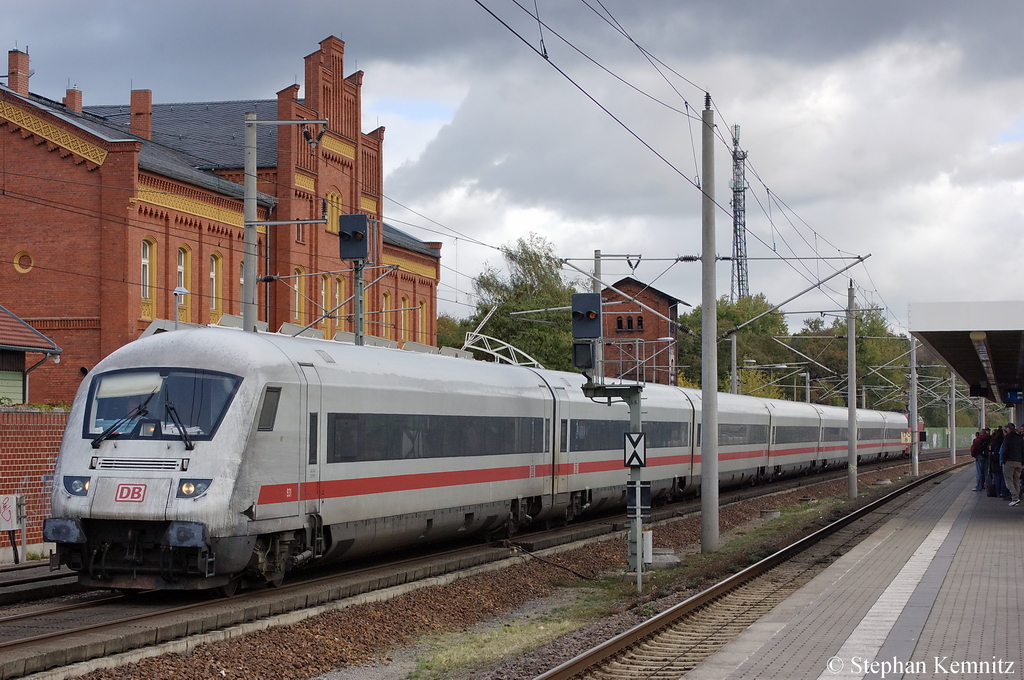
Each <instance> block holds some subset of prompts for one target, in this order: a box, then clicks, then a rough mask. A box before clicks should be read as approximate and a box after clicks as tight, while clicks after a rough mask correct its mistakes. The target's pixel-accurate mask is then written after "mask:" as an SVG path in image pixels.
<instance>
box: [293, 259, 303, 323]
mask: <svg viewBox="0 0 1024 680" xmlns="http://www.w3.org/2000/svg"><path fill="white" fill-rule="evenodd" d="M294 273H295V279H294V280H293V281H292V285H293V286H294V290H295V294H294V295H293V296H292V310H293V312H292V318H293V319H294V320H295V323H297V324H302V325H303V326H304V325H306V305H305V298H306V277H304V276H303V274H305V273H306V272H305V270H303V268H302V267H296V268H295V272H294Z"/></svg>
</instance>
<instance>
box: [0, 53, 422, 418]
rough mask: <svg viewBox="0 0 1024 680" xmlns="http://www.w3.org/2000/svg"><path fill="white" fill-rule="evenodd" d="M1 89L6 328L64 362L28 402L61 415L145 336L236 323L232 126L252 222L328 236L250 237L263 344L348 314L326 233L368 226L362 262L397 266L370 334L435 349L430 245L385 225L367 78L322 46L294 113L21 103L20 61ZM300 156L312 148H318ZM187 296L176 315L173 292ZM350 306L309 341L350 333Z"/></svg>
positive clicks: (273, 104) (373, 313)
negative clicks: (253, 172)
mask: <svg viewBox="0 0 1024 680" xmlns="http://www.w3.org/2000/svg"><path fill="white" fill-rule="evenodd" d="M8 57H9V58H8V80H7V86H6V87H4V86H2V85H0V167H2V168H3V170H2V178H0V179H2V191H0V290H2V291H3V293H4V297H5V300H6V301H7V303H8V304H9V306H10V309H11V311H12V312H13V313H15V314H17V315H18V316H19V317H21V318H22V319H24V320H25V321H26V322H27V323H29V324H30V325H31V326H32V327H33V328H35V329H37V330H38V331H40V332H42V333H45V334H46V335H47V336H48V337H50V338H53V339H54V341H55V342H56V343H57V344H58V345H59V346H61V347H62V348H63V349H64V353H63V355H62V358H63V361H62V362H61V364H60V365H54V364H52V363H47V364H46V365H44V366H40V367H39V369H38V371H36V372H34V373H33V374H32V378H33V399H34V400H35V401H36V402H37V403H68V402H70V401H71V400H72V398H73V396H74V393H75V390H76V389H77V387H78V385H79V383H80V382H81V380H82V376H83V375H85V373H87V372H88V371H89V370H91V369H92V367H93V366H94V365H95V364H96V363H97V362H98V361H99V360H100V359H102V358H103V357H104V356H106V355H107V354H109V353H110V352H112V351H114V350H115V349H117V348H118V347H121V346H122V345H124V344H126V343H128V342H130V341H132V340H134V339H136V338H138V337H139V336H140V335H141V334H142V332H143V331H144V330H145V329H146V328H147V327H149V326H150V325H151V323H152V322H153V321H154V320H158V319H173V318H174V317H175V315H177V317H178V319H179V320H181V321H184V322H191V323H200V324H205V323H217V322H218V321H219V320H220V319H221V318H222V316H223V315H225V314H229V315H238V314H240V313H241V305H240V298H241V284H242V282H241V271H242V269H241V265H242V239H243V218H242V212H243V208H242V202H243V201H242V198H243V192H244V188H243V166H244V158H245V146H244V142H243V140H244V131H245V114H246V113H247V112H250V111H255V112H256V114H257V119H258V120H299V119H302V120H318V119H327V120H328V121H329V122H328V124H327V126H326V129H322V128H320V126H318V125H312V124H309V125H286V126H270V125H264V126H258V141H257V148H258V158H257V166H258V170H257V174H258V190H259V192H260V195H259V200H258V215H257V220H260V221H289V220H309V219H319V218H320V217H321V216H322V215H323V213H324V212H326V215H327V218H328V223H327V224H326V225H322V224H289V225H284V226H270V227H261V228H260V232H261V233H260V235H259V244H258V251H259V252H258V262H259V264H258V273H259V275H260V276H263V275H265V274H268V273H269V274H274V275H278V276H280V277H281V278H280V279H279V280H275V281H273V282H270V283H263V282H261V283H259V284H258V300H259V303H258V307H259V312H258V313H259V318H260V319H261V320H262V321H265V322H267V323H268V325H269V328H270V329H271V330H277V329H279V328H281V326H282V325H283V324H286V323H288V324H300V325H306V324H308V323H311V322H313V321H314V320H316V319H317V318H318V317H319V316H320V315H321V314H322V313H323V311H324V310H325V309H327V310H329V309H331V308H333V307H335V306H336V305H337V304H338V303H340V302H342V301H344V300H345V299H346V298H348V297H349V296H350V295H351V294H352V292H353V289H354V285H353V278H352V271H351V270H352V267H351V264H350V263H349V262H347V261H342V260H340V259H339V257H338V237H337V231H338V227H337V217H338V215H341V214H352V213H363V214H366V215H367V216H368V217H369V218H370V220H371V239H370V253H371V256H370V257H371V259H372V260H373V262H374V264H375V265H377V266H378V267H380V268H375V269H370V268H369V267H368V269H367V281H370V280H372V279H373V278H376V277H377V276H379V275H380V274H381V273H383V272H384V271H385V268H384V267H392V268H393V269H392V271H391V272H390V273H389V274H388V275H387V276H386V277H385V278H384V279H383V280H381V282H380V283H378V284H377V285H375V286H373V287H371V288H368V289H367V295H366V305H365V308H366V312H367V317H366V319H367V321H366V332H367V333H368V334H372V335H377V336H381V337H385V338H390V339H392V340H395V341H397V342H398V343H399V344H401V343H403V342H406V341H414V342H418V343H422V344H427V345H432V344H435V342H436V332H437V331H436V317H437V303H436V299H437V283H438V280H439V279H440V247H441V246H440V244H439V243H424V242H421V241H418V240H417V239H415V238H413V237H411V236H409V235H408V234H404V233H402V232H401V231H398V230H397V229H394V228H392V227H389V226H387V225H385V224H384V223H383V215H382V201H383V194H382V191H383V186H382V185H383V169H382V154H383V143H384V129H383V128H377V129H376V130H373V131H372V132H369V133H363V132H362V131H361V125H362V115H361V99H360V97H361V94H360V93H361V85H362V80H363V73H362V72H358V71H357V72H355V73H352V74H350V75H348V76H345V75H344V70H343V69H344V59H343V58H344V43H343V42H342V41H341V40H339V39H337V38H335V37H329V38H326V39H325V40H323V41H322V42H321V43H320V49H318V50H317V51H316V52H314V53H312V54H310V55H309V56H307V57H306V59H305V83H304V86H305V87H304V96H303V98H301V99H300V98H299V86H298V85H290V86H288V87H286V88H285V89H283V90H281V91H280V92H278V93H277V98H276V99H272V100H256V101H251V100H250V101H244V102H239V101H234V102H230V101H229V102H207V103H187V104H153V95H152V93H151V92H150V91H149V90H135V91H132V92H131V97H130V103H129V104H126V105H123V106H122V105H119V106H83V93H82V92H81V91H80V90H77V89H70V90H68V91H67V92H66V94H65V96H64V98H63V100H62V101H60V102H58V101H54V100H52V99H48V98H46V97H43V96H40V95H37V94H32V93H30V91H29V77H30V75H31V71H30V69H29V56H28V54H27V53H25V52H21V51H19V50H12V51H11V52H9V55H8ZM309 140H317V143H316V144H315V145H313V144H310V143H309ZM178 286H183V287H184V288H185V289H187V290H188V291H189V293H188V294H187V295H184V296H182V297H181V299H180V305H177V304H176V302H178V301H176V299H175V296H174V295H173V293H172V291H173V290H174V289H175V288H177V287H178ZM353 311H354V310H353V304H352V303H351V302H350V303H349V304H347V305H346V306H344V307H343V308H342V309H341V313H340V315H339V316H338V317H337V318H328V319H324V320H320V321H317V322H316V324H315V325H314V328H316V329H317V330H319V331H322V332H323V333H324V335H325V336H327V337H333V336H334V334H335V333H336V332H338V331H351V330H352V325H353V324H352V317H351V314H352V313H353Z"/></svg>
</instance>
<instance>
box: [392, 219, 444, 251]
mask: <svg viewBox="0 0 1024 680" xmlns="http://www.w3.org/2000/svg"><path fill="white" fill-rule="evenodd" d="M384 242H385V243H390V244H391V245H393V246H398V247H399V248H405V249H406V250H411V251H412V252H414V253H419V254H421V255H426V256H427V257H433V258H438V259H440V257H441V251H440V250H439V249H437V248H431V247H429V246H427V244H426V243H424V242H423V241H421V240H419V239H418V238H416V237H415V236H410V235H409V234H406V233H405V232H404V231H402V230H401V229H396V228H395V227H393V226H391V225H390V224H388V223H387V222H385V223H384Z"/></svg>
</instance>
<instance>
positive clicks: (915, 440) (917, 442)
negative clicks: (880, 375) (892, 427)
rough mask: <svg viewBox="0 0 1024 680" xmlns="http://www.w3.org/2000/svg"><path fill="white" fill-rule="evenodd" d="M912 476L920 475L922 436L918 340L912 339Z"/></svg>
mask: <svg viewBox="0 0 1024 680" xmlns="http://www.w3.org/2000/svg"><path fill="white" fill-rule="evenodd" d="M909 425H910V437H911V439H910V474H911V476H913V477H917V476H919V475H920V472H919V470H918V467H917V462H918V454H919V452H920V450H921V435H919V434H918V432H917V338H915V337H913V336H911V337H910V423H909Z"/></svg>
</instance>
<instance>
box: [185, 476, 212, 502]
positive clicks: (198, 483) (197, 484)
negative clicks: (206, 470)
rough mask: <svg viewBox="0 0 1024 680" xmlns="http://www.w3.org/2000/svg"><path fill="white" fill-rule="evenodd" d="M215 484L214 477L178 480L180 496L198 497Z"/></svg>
mask: <svg viewBox="0 0 1024 680" xmlns="http://www.w3.org/2000/svg"><path fill="white" fill-rule="evenodd" d="M210 484H213V480H212V479H180V480H178V493H177V496H178V498H198V497H199V496H202V495H203V494H204V493H206V490H207V489H209V488H210Z"/></svg>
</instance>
